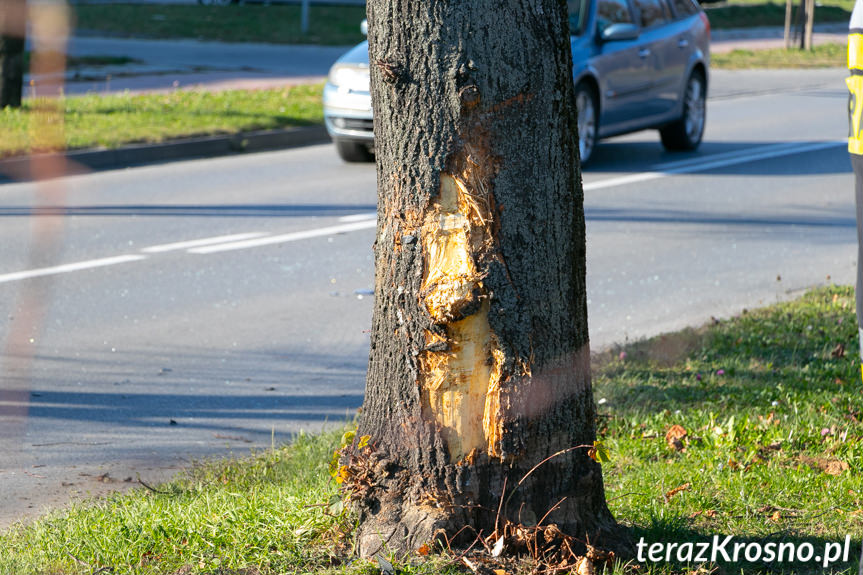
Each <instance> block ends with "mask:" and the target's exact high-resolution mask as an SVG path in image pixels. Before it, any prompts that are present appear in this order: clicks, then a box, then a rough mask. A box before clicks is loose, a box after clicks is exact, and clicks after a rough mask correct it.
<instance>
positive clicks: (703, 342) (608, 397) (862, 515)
mask: <svg viewBox="0 0 863 575" xmlns="http://www.w3.org/2000/svg"><path fill="white" fill-rule="evenodd" d="M840 344H841V345H842V346H844V349H845V350H847V353H846V355H845V356H844V357H834V355H837V356H838V355H841V354H840V353H839V352H838V350H837V346H839V345H840ZM834 350H837V353H835V354H834V353H833V351H834ZM624 354H625V358H624V359H616V358H614V356H612V358H613V359H612V360H611V361H609V362H608V363H606V364H605V365H604V366H602V367H600V368H599V369H598V370H597V372H596V374H595V390H596V392H595V396H596V398H597V401H598V402H600V403H601V405H599V413H600V415H601V417H602V420H603V421H604V422H605V424H604V426H603V428H602V438H603V441H605V442H606V443H607V445H608V447H609V448H610V451H611V454H612V462H611V464H609V465H606V466H605V467H604V474H605V481H606V485H607V489H608V497H609V499H610V501H611V507H612V509H613V512H614V513H615V516H616V517H618V518H619V520H622V521H624V522H625V523H627V524H630V525H633V526H634V527H635V530H636V533H637V535H639V536H640V535H644V536H645V538H646V540H648V541H686V540H692V538H694V537H697V536H699V535H702V536H703V535H707V534H726V535H736V536H740V537H747V538H750V539H754V540H760V539H762V538H768V537H771V536H772V537H774V538H777V537H785V538H788V539H790V540H796V541H809V542H812V543H813V544H815V543H816V542H823V541H837V542H838V541H843V540H844V538H845V535H846V534H850V535H852V537H854V538H855V539H856V541H855V549H856V556H855V557H854V560H855V567H854V569H852V570H850V571H848V572H849V573H855V574H856V573H857V569H856V560H857V559H858V558H859V553H860V546H859V541H860V534H861V532H863V449H861V448H863V443H861V442H863V395H861V385H860V371H859V369H860V368H859V358H858V357H857V326H856V321H855V318H854V294H853V290H851V289H848V288H829V289H822V290H818V291H815V292H812V293H809V294H808V295H806V296H805V297H804V298H803V299H801V300H800V301H796V302H793V303H788V304H781V305H776V306H773V307H770V308H767V309H765V310H759V311H754V312H750V313H746V314H744V315H742V316H740V317H738V318H736V319H734V320H732V321H726V322H721V323H719V324H718V325H715V326H713V327H711V328H710V329H707V330H706V331H703V332H698V331H690V332H683V333H682V334H677V335H673V336H667V337H664V338H657V339H655V340H652V341H650V342H647V343H644V344H640V345H636V346H634V347H632V348H630V349H628V350H625V351H624ZM603 399H605V401H602V400H603ZM672 425H680V426H682V427H683V428H684V429H686V430H687V431H688V438H687V439H686V440H685V441H684V446H685V449H684V450H683V451H676V450H674V449H670V448H669V447H668V445H667V444H666V440H665V436H666V433H667V431H668V430H669V429H670V428H671V426H672ZM834 461H838V462H842V463H831V462H834ZM844 464H847V466H848V468H847V469H846V470H845V471H842V472H841V473H840V474H839V475H835V476H834V475H831V474H829V473H827V472H825V471H824V470H823V469H829V467H828V466H830V465H833V466H834V467H836V468H837V469H838V468H841V467H843V466H844ZM687 483H688V484H690V487H689V488H688V490H685V491H681V492H680V493H678V494H677V495H675V496H673V497H672V498H671V499H670V500H667V499H666V498H665V496H664V494H666V493H667V492H669V491H670V490H672V489H674V488H676V487H679V486H682V485H685V484H687ZM799 567H802V566H799ZM810 567H811V566H810ZM658 572H663V573H664V572H666V571H665V570H659V571H658ZM728 572H733V571H728ZM747 572H754V570H753V569H751V567H750V569H748V570H747ZM798 572H814V573H820V572H823V571H822V570H820V569H809V570H807V569H803V568H801V569H800V570H799V571H798Z"/></svg>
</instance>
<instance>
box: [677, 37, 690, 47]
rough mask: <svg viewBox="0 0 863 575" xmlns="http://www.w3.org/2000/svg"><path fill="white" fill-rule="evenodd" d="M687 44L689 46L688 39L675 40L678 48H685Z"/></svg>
mask: <svg viewBox="0 0 863 575" xmlns="http://www.w3.org/2000/svg"><path fill="white" fill-rule="evenodd" d="M687 46H689V40H687V39H686V38H681V39H680V40H678V41H677V47H678V48H686V47H687Z"/></svg>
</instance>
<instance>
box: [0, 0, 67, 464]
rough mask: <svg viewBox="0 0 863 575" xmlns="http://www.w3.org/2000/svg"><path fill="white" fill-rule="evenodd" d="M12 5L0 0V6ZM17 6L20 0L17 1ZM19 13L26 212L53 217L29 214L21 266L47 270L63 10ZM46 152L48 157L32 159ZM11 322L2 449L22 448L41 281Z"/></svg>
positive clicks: (59, 239) (31, 285) (54, 248)
mask: <svg viewBox="0 0 863 575" xmlns="http://www.w3.org/2000/svg"><path fill="white" fill-rule="evenodd" d="M13 1H17V0H0V7H2V8H3V12H4V14H8V12H6V10H5V9H6V7H7V6H10V5H11V4H12V2H13ZM21 4H24V2H21ZM24 5H25V9H24V10H23V11H22V12H21V14H20V22H19V24H20V25H21V26H22V27H24V28H23V29H26V24H27V22H28V20H29V24H30V35H31V43H32V48H31V54H30V74H31V79H33V80H34V81H36V82H39V84H38V87H39V95H40V96H41V97H40V98H33V99H32V101H30V102H29V104H28V109H27V114H26V116H25V117H26V119H27V121H28V123H29V139H30V149H31V155H30V157H29V176H30V178H31V179H33V180H35V181H36V191H35V194H34V198H33V207H34V208H35V210H34V212H38V211H39V209H40V208H42V209H45V208H52V209H51V210H50V211H51V212H53V213H54V214H55V215H45V216H40V215H34V216H33V217H32V218H31V221H30V241H29V246H28V248H29V249H28V252H29V253H28V257H27V260H28V264H27V267H28V268H29V269H34V268H40V267H49V266H51V265H54V264H55V263H56V261H57V259H58V258H59V254H60V250H61V248H62V245H63V236H62V234H63V216H62V213H63V208H64V207H65V203H66V199H65V184H64V181H63V180H62V176H64V175H65V174H66V173H67V169H66V158H65V155H64V154H63V152H64V148H65V134H64V124H63V119H64V118H63V114H64V103H63V85H64V73H65V66H66V44H67V40H68V37H69V11H68V7H67V6H66V3H65V1H64V0H39V1H37V2H31V3H30V5H29V9H27V8H26V4H24ZM39 151H51V152H54V153H52V154H37V153H35V152H39ZM20 286H21V287H20V289H19V292H18V294H17V296H16V301H15V305H14V308H13V309H14V316H13V319H11V320H10V321H8V322H6V324H5V327H6V328H7V331H6V334H5V338H4V340H3V346H2V349H0V351H2V356H0V415H2V417H0V437H2V438H3V440H4V441H5V442H6V445H7V446H9V448H10V449H22V447H23V445H24V442H23V440H24V437H25V433H26V429H27V421H28V417H29V413H30V394H31V390H32V386H33V360H34V358H35V356H36V351H37V349H38V348H37V346H38V345H39V343H40V334H41V330H42V327H43V324H44V319H45V314H46V311H47V308H48V303H49V298H50V295H51V288H52V284H51V280H50V279H49V278H34V279H31V280H29V281H27V282H24V283H21V284H20Z"/></svg>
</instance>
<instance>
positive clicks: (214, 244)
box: [0, 140, 846, 283]
mask: <svg viewBox="0 0 863 575" xmlns="http://www.w3.org/2000/svg"><path fill="white" fill-rule="evenodd" d="M844 145H846V142H845V140H835V141H826V142H800V143H784V144H773V145H768V146H759V147H756V148H754V149H753V148H748V149H744V150H736V151H733V152H727V153H722V154H714V155H712V156H706V157H702V158H691V159H688V160H682V161H678V162H670V163H666V164H659V165H657V166H654V167H653V169H652V170H651V171H649V172H641V173H638V174H630V175H628V176H621V177H617V178H607V179H604V180H599V181H596V182H588V183H585V184H584V190H585V191H590V190H600V189H604V188H611V187H617V186H625V185H628V184H635V183H641V182H648V181H651V180H658V179H661V178H666V177H669V176H673V175H677V174H691V173H695V172H702V171H706V170H712V169H716V168H724V167H728V166H734V165H737V164H746V163H749V162H756V161H758V160H769V159H773V158H779V157H782V156H791V155H794V154H802V153H805V152H814V151H818V150H825V149H828V148H834V147H839V146H844ZM376 220H377V214H375V213H373V212H366V213H361V214H352V215H348V216H343V217H341V218H339V221H340V222H344V223H343V224H341V225H337V226H329V227H325V228H317V229H313V230H305V231H301V232H293V233H289V234H282V235H277V236H274V235H270V234H267V233H264V232H249V233H244V234H232V235H226V236H214V237H211V238H202V239H197V240H189V241H183V242H175V243H170V244H162V245H156V246H150V247H147V248H144V249H142V250H141V252H142V253H145V254H157V253H164V252H169V251H174V250H187V253H193V254H212V253H218V252H226V251H233V250H243V249H249V248H256V247H260V246H267V245H274V244H282V243H288V242H295V241H299V240H305V239H311V238H318V237H322V236H329V235H335V234H343V233H347V232H355V231H359V230H364V229H370V228H374V227H375V226H377V221H376ZM147 258H148V256H146V255H123V256H115V257H109V258H102V259H97V260H88V261H83V262H77V263H72V264H63V265H59V266H53V267H47V268H40V269H35V270H28V271H21V272H14V273H8V274H2V275H0V283H8V282H14V281H20V280H25V279H29V278H36V277H42V276H49V275H57V274H64V273H70V272H77V271H82V270H87V269H92V268H100V267H107V266H113V265H118V264H123V263H129V262H136V261H141V260H145V259H147Z"/></svg>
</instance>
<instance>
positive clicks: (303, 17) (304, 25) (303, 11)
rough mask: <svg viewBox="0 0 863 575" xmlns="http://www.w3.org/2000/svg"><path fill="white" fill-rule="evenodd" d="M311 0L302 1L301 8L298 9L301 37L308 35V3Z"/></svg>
mask: <svg viewBox="0 0 863 575" xmlns="http://www.w3.org/2000/svg"><path fill="white" fill-rule="evenodd" d="M310 1H311V0H303V4H302V7H301V8H300V30H301V31H302V33H303V35H304V36H305V35H306V34H308V33H309V2H310Z"/></svg>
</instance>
